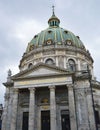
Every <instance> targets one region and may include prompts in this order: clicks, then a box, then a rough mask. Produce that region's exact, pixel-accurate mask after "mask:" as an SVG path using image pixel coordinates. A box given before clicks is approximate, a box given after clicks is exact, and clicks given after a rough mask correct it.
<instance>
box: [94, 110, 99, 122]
mask: <svg viewBox="0 0 100 130" xmlns="http://www.w3.org/2000/svg"><path fill="white" fill-rule="evenodd" d="M95 118H96V123H97V124H100V117H99V112H98V111H97V110H95Z"/></svg>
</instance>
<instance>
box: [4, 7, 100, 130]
mask: <svg viewBox="0 0 100 130" xmlns="http://www.w3.org/2000/svg"><path fill="white" fill-rule="evenodd" d="M19 69H20V71H19V73H17V74H16V75H12V74H11V71H10V70H9V71H8V77H7V82H5V83H3V84H4V86H5V87H6V92H5V106H4V110H3V115H2V130H100V82H98V81H96V78H95V77H94V72H93V58H92V57H91V54H90V53H89V51H88V50H87V49H86V47H85V46H84V44H83V42H82V41H81V40H80V37H79V36H76V35H75V34H73V33H72V32H71V31H69V30H67V29H63V28H62V27H60V19H59V18H58V17H56V15H55V12H54V9H53V13H52V16H51V17H50V18H49V20H48V28H46V29H45V30H43V31H41V32H40V33H38V34H36V35H34V37H33V38H32V40H31V41H30V42H29V43H28V45H27V48H26V51H25V53H24V54H23V56H22V59H21V60H20V65H19Z"/></svg>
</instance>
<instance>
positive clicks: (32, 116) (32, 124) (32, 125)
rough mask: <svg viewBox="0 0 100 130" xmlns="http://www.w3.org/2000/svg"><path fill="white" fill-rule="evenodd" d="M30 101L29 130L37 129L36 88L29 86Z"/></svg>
mask: <svg viewBox="0 0 100 130" xmlns="http://www.w3.org/2000/svg"><path fill="white" fill-rule="evenodd" d="M29 90H30V101H29V130H34V129H35V88H29Z"/></svg>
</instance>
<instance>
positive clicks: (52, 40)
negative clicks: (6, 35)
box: [26, 12, 85, 52]
mask: <svg viewBox="0 0 100 130" xmlns="http://www.w3.org/2000/svg"><path fill="white" fill-rule="evenodd" d="M48 24H49V27H48V28H47V29H45V30H43V31H41V32H40V33H38V34H37V35H35V36H34V37H33V39H32V40H31V41H30V43H29V44H28V47H27V50H26V52H29V51H31V50H33V49H35V48H36V47H38V46H46V45H62V44H66V45H68V46H75V47H77V48H82V49H84V48H85V47H84V45H83V43H82V41H81V40H80V38H79V37H78V36H75V35H74V34H73V33H72V32H70V31H68V30H66V29H63V28H61V27H59V24H60V20H59V19H58V18H57V17H56V16H55V14H54V12H53V15H52V17H51V18H50V19H49V20H48Z"/></svg>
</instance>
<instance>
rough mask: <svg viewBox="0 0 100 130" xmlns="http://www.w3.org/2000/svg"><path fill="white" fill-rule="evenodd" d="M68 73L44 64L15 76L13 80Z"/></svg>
mask: <svg viewBox="0 0 100 130" xmlns="http://www.w3.org/2000/svg"><path fill="white" fill-rule="evenodd" d="M66 72H67V71H66V70H65V69H61V68H59V67H56V66H51V65H46V64H44V63H41V64H37V65H35V66H33V68H31V69H27V70H25V71H23V72H20V73H18V74H16V75H15V76H13V78H14V79H15V78H29V77H38V76H46V75H60V74H64V73H66Z"/></svg>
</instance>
